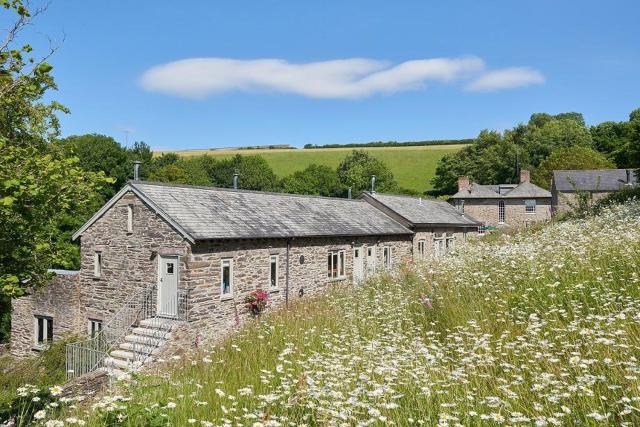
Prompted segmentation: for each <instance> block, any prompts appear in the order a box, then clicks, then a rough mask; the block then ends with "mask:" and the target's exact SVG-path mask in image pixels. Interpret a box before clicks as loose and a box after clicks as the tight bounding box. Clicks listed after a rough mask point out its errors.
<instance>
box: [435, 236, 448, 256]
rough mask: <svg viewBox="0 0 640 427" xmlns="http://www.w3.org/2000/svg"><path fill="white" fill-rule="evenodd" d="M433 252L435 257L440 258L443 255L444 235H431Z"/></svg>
mask: <svg viewBox="0 0 640 427" xmlns="http://www.w3.org/2000/svg"><path fill="white" fill-rule="evenodd" d="M433 249H434V250H433V252H434V254H435V256H436V257H441V256H443V255H444V254H445V250H446V249H445V234H444V233H442V232H434V233H433Z"/></svg>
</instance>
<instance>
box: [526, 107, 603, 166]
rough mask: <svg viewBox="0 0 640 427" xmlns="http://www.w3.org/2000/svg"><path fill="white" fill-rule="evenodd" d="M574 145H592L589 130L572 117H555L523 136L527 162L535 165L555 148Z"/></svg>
mask: <svg viewBox="0 0 640 427" xmlns="http://www.w3.org/2000/svg"><path fill="white" fill-rule="evenodd" d="M574 145H580V146H583V147H592V146H593V140H592V139H591V134H590V133H589V130H588V129H587V128H586V126H584V125H583V124H580V123H578V122H576V121H575V120H573V119H556V120H552V121H549V122H547V123H545V124H544V125H542V126H541V127H537V128H534V129H532V130H531V132H530V134H529V135H528V136H527V137H526V138H525V141H524V150H525V152H526V154H527V155H528V158H527V160H528V162H529V163H530V164H531V165H532V166H534V167H536V166H538V165H539V164H540V162H542V161H543V160H544V159H545V158H546V157H547V156H548V155H549V154H551V152H552V151H553V150H555V149H556V148H566V147H572V146H574Z"/></svg>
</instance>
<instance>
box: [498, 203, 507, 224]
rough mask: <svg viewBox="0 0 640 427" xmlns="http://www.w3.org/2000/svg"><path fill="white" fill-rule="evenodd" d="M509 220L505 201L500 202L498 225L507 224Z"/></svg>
mask: <svg viewBox="0 0 640 427" xmlns="http://www.w3.org/2000/svg"><path fill="white" fill-rule="evenodd" d="M506 218H507V208H506V206H505V204H504V200H500V201H498V224H505V223H506Z"/></svg>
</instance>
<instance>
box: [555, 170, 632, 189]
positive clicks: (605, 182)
mask: <svg viewBox="0 0 640 427" xmlns="http://www.w3.org/2000/svg"><path fill="white" fill-rule="evenodd" d="M627 171H629V178H630V181H631V185H638V177H637V176H636V175H635V173H634V171H633V169H601V170H558V171H553V181H554V184H555V188H556V189H557V190H558V191H569V192H571V191H575V190H576V189H577V190H581V191H617V190H619V189H621V188H622V187H623V186H624V185H625V184H626V183H627Z"/></svg>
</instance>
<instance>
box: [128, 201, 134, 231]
mask: <svg viewBox="0 0 640 427" xmlns="http://www.w3.org/2000/svg"><path fill="white" fill-rule="evenodd" d="M127 233H133V205H127Z"/></svg>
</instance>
